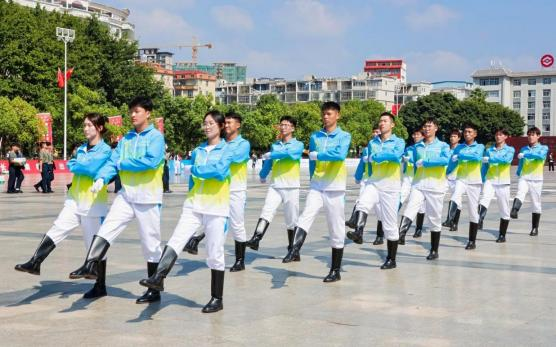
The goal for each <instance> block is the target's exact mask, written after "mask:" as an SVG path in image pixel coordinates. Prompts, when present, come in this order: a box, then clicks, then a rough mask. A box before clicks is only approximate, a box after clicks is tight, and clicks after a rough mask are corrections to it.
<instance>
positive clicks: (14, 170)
mask: <svg viewBox="0 0 556 347" xmlns="http://www.w3.org/2000/svg"><path fill="white" fill-rule="evenodd" d="M8 162H9V164H10V168H9V175H8V191H7V193H10V194H12V193H23V192H22V191H21V183H22V182H23V180H24V179H25V175H23V168H24V167H25V158H24V157H23V154H22V153H21V150H20V149H19V145H17V144H15V143H14V144H13V145H12V148H11V150H10V151H9V152H8Z"/></svg>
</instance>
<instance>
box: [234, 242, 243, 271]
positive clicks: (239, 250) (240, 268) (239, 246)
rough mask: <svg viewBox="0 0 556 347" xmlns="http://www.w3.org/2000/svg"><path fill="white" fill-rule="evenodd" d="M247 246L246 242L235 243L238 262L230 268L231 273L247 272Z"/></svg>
mask: <svg viewBox="0 0 556 347" xmlns="http://www.w3.org/2000/svg"><path fill="white" fill-rule="evenodd" d="M245 244H246V242H239V241H235V246H236V249H235V251H236V262H235V263H234V265H233V266H232V267H231V268H230V272H238V271H243V270H245Z"/></svg>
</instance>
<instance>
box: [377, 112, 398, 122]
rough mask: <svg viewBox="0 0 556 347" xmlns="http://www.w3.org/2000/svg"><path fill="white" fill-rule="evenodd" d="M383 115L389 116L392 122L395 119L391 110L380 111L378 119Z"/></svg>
mask: <svg viewBox="0 0 556 347" xmlns="http://www.w3.org/2000/svg"><path fill="white" fill-rule="evenodd" d="M384 116H387V117H390V120H391V121H392V122H395V121H396V117H395V116H394V115H393V114H392V113H391V112H388V111H386V112H382V113H381V114H380V117H378V119H380V118H382V117H384Z"/></svg>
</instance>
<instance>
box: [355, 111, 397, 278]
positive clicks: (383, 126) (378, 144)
mask: <svg viewBox="0 0 556 347" xmlns="http://www.w3.org/2000/svg"><path fill="white" fill-rule="evenodd" d="M378 124H379V127H380V136H376V137H375V138H373V139H372V140H371V141H369V144H368V145H367V151H368V157H367V161H368V165H370V166H371V169H370V172H371V176H370V177H369V178H368V179H367V180H366V181H365V188H364V190H363V194H361V195H360V199H359V202H358V204H357V210H356V214H357V220H358V221H360V220H365V219H366V217H367V215H368V214H369V212H370V211H371V210H372V209H373V208H374V207H375V206H376V205H377V204H380V214H381V216H380V218H379V219H380V220H381V221H382V225H383V229H384V233H385V234H386V240H387V247H388V257H387V258H386V261H385V263H384V264H383V265H382V266H381V269H393V268H395V267H396V252H397V249H398V239H399V234H398V228H397V221H398V207H399V203H400V189H401V183H400V180H401V177H400V176H401V170H400V169H401V168H400V162H401V158H402V155H403V152H404V147H405V143H404V141H403V140H402V139H400V138H399V137H397V136H396V135H394V134H393V133H392V129H393V128H394V125H395V123H394V115H392V114H391V113H389V112H384V113H382V114H381V116H380V120H379V123H378ZM347 237H348V238H349V239H351V240H352V241H353V242H355V243H359V244H361V243H362V239H363V229H362V228H359V227H358V228H357V229H356V230H355V231H353V232H352V231H350V232H348V233H347Z"/></svg>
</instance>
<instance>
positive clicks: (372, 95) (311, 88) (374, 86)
mask: <svg viewBox="0 0 556 347" xmlns="http://www.w3.org/2000/svg"><path fill="white" fill-rule="evenodd" d="M396 83H397V80H396V79H394V78H391V77H382V78H372V77H370V76H369V75H367V74H362V75H360V76H354V77H349V78H312V79H304V80H291V81H288V80H285V79H270V78H261V79H253V80H250V81H247V82H245V83H241V82H240V83H221V84H219V85H218V88H217V91H216V98H217V99H218V100H219V101H220V102H221V103H223V104H232V103H237V104H244V105H255V104H256V103H257V101H258V100H259V98H260V97H261V96H262V95H267V94H273V95H276V97H277V98H278V100H280V101H282V102H285V103H297V102H310V101H336V102H344V101H349V100H376V101H378V102H380V103H382V104H383V105H384V106H385V107H386V109H388V110H389V109H391V108H392V105H393V104H394V94H395V89H396Z"/></svg>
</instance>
